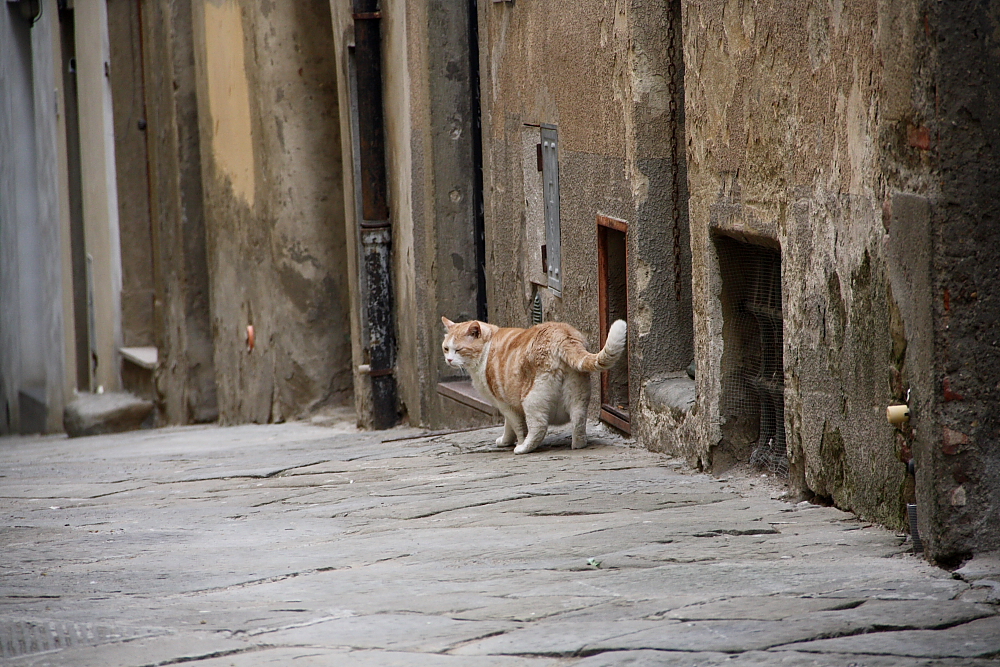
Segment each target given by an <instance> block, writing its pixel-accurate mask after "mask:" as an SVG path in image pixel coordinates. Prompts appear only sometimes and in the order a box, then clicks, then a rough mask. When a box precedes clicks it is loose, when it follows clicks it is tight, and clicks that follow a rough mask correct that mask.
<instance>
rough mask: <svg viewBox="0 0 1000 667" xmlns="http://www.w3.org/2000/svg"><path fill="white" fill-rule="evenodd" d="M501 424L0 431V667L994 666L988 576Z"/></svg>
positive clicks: (999, 649)
mask: <svg viewBox="0 0 1000 667" xmlns="http://www.w3.org/2000/svg"><path fill="white" fill-rule="evenodd" d="M499 432H500V431H499V429H487V430H480V431H470V432H464V433H457V434H451V435H445V436H438V437H423V438H418V437H413V436H417V435H419V433H420V432H419V431H416V430H413V429H409V430H406V429H396V430H393V431H387V432H380V433H359V432H354V430H353V429H351V428H348V427H345V426H339V427H338V426H336V425H333V426H330V425H325V426H320V425H311V424H306V423H290V424H283V425H269V426H239V427H232V428H220V427H185V428H174V429H163V430H157V431H141V432H135V433H129V434H121V435H114V436H99V437H91V438H80V439H74V440H68V439H66V438H64V437H56V436H53V437H41V438H38V437H34V438H32V437H26V438H8V439H0V512H2V516H3V526H2V531H3V532H2V538H0V549H2V559H0V605H2V606H0V654H2V655H3V658H2V661H3V664H9V665H19V666H20V665H73V666H74V667H82V666H90V665H93V666H100V667H115V666H119V665H121V666H134V665H162V664H175V663H182V662H195V663H196V664H197V665H199V666H204V667H226V666H229V665H234V666H240V667H242V666H248V665H298V666H310V665H337V666H346V667H388V666H395V665H413V666H419V667H438V666H441V667H450V666H454V667H514V666H522V665H523V666H530V667H550V666H556V665H559V666H563V665H567V666H568V665H573V666H574V667H615V666H624V665H630V666H633V667H646V666H651V665H678V666H680V665H685V666H687V665H699V666H700V665H705V666H709V665H731V666H734V667H737V666H738V667H745V666H747V665H783V666H793V665H814V666H830V667H833V666H838V667H847V666H848V665H854V666H856V667H861V666H865V667H890V666H892V667H897V666H901V667H916V666H918V665H919V666H927V667H930V666H932V665H934V666H941V667H947V666H951V665H982V666H986V665H1000V661H998V660H997V659H996V658H997V657H998V656H1000V616H998V615H996V612H997V611H998V607H997V605H996V604H995V602H996V597H997V596H996V593H997V589H998V588H1000V584H994V583H991V582H994V581H996V580H997V579H998V577H996V576H994V575H995V574H996V572H995V571H994V570H991V569H990V564H989V563H988V562H987V563H986V566H985V569H984V567H979V570H976V568H975V567H971V566H970V567H971V569H970V568H966V570H964V572H966V573H974V572H978V574H975V576H972V575H971V574H970V575H969V576H967V577H966V578H965V579H968V581H967V580H965V579H962V578H959V577H957V576H953V575H952V574H951V573H948V572H945V571H943V570H939V569H937V568H935V567H932V566H931V565H929V564H927V563H926V562H924V561H923V560H922V559H920V558H917V557H914V556H913V555H911V554H909V553H907V551H908V546H909V545H908V544H907V543H904V539H903V537H901V536H899V535H896V534H895V533H893V532H891V531H887V530H884V529H882V528H879V527H874V526H871V525H868V524H866V523H863V522H861V521H858V520H857V519H856V518H854V517H852V516H851V515H849V514H845V513H843V512H840V511H838V510H836V509H833V508H826V507H819V506H815V505H810V504H808V503H804V502H803V503H798V504H794V503H790V502H785V501H783V500H780V499H778V496H779V491H780V489H779V488H778V486H777V485H776V484H775V483H774V482H773V480H768V479H761V478H760V477H757V476H756V475H754V476H748V475H743V476H732V477H730V478H725V479H721V480H720V479H714V478H712V477H710V476H708V475H703V474H696V473H693V472H691V471H690V470H689V469H687V467H686V466H685V465H684V464H683V463H682V462H681V461H678V460H674V459H670V458H667V457H664V456H662V455H658V454H653V453H649V452H647V451H645V450H643V449H641V448H638V447H636V446H634V445H630V444H629V443H627V442H623V441H622V440H621V439H620V438H617V437H615V436H613V435H610V434H608V433H607V432H600V431H599V430H598V428H597V427H596V426H594V425H592V426H591V432H592V434H593V435H592V437H591V441H592V443H593V444H592V445H591V447H590V448H588V449H585V450H578V451H573V450H571V449H570V448H569V438H568V434H561V433H557V434H555V435H554V436H550V438H549V440H548V442H547V445H546V446H545V447H543V449H541V450H540V451H539V452H537V453H535V454H531V455H527V456H514V455H513V454H512V453H511V452H510V450H509V449H504V450H500V449H498V448H497V447H495V445H494V444H493V442H494V439H495V438H496V437H497V435H498V434H499ZM403 438H408V439H403ZM386 440H388V441H386ZM772 496H773V497H772ZM973 563H974V564H976V561H974V562H973ZM977 566H978V565H977ZM991 657H993V659H990V658H991Z"/></svg>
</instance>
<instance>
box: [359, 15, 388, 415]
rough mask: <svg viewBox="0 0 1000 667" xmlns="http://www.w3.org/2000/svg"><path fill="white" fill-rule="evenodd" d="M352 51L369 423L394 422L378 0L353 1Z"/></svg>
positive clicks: (386, 190)
mask: <svg viewBox="0 0 1000 667" xmlns="http://www.w3.org/2000/svg"><path fill="white" fill-rule="evenodd" d="M353 17H354V45H355V47H354V53H355V62H356V63H357V96H358V129H359V136H358V143H359V145H360V151H359V152H360V156H359V157H360V163H361V212H362V216H361V221H360V223H359V226H360V230H359V235H360V238H361V246H362V255H363V262H362V265H363V271H364V272H365V275H364V279H365V282H366V283H367V287H368V289H367V290H366V293H367V303H366V304H365V310H366V313H367V318H368V331H369V346H368V351H369V355H370V360H369V366H370V369H371V370H370V371H369V377H370V378H371V383H372V426H373V427H374V428H376V429H385V428H389V427H391V426H393V425H394V424H395V423H396V421H397V410H396V378H395V377H394V375H393V371H394V367H395V362H396V331H395V327H396V324H395V321H394V318H393V292H392V266H391V242H392V226H391V223H390V221H389V204H388V187H387V184H386V169H385V134H384V130H383V117H382V38H381V18H382V14H381V12H380V11H379V9H378V0H354V14H353Z"/></svg>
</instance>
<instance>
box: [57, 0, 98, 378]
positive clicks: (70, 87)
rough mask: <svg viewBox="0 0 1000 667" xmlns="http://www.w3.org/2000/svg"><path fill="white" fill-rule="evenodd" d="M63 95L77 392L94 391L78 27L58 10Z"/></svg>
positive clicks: (68, 12) (69, 13)
mask: <svg viewBox="0 0 1000 667" xmlns="http://www.w3.org/2000/svg"><path fill="white" fill-rule="evenodd" d="M59 37H60V40H61V42H62V59H63V60H62V71H63V95H64V99H65V106H66V109H65V114H66V171H67V175H68V178H67V181H68V184H69V238H70V271H71V273H72V277H73V337H74V341H75V351H76V388H77V389H79V390H80V391H90V390H91V376H92V370H93V363H94V360H93V357H92V355H91V344H90V343H91V340H90V308H89V299H88V290H87V245H86V240H85V237H84V228H83V181H82V176H81V166H80V165H81V162H80V115H79V107H78V104H77V88H76V23H75V20H74V15H73V10H72V9H60V10H59Z"/></svg>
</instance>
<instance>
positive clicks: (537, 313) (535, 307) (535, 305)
mask: <svg viewBox="0 0 1000 667" xmlns="http://www.w3.org/2000/svg"><path fill="white" fill-rule="evenodd" d="M542 318H543V315H542V295H541V294H539V293H538V292H535V298H534V299H532V300H531V326H535V325H536V324H541V323H542Z"/></svg>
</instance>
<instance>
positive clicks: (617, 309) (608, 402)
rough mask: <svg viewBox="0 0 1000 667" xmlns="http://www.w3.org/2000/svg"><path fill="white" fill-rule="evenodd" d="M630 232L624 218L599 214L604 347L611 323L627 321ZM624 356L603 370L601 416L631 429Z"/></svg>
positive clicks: (626, 362) (600, 307)
mask: <svg viewBox="0 0 1000 667" xmlns="http://www.w3.org/2000/svg"><path fill="white" fill-rule="evenodd" d="M627 233H628V224H626V223H625V221H623V220H617V219H615V218H609V217H607V216H603V215H598V216H597V266H598V273H597V276H598V278H597V279H598V292H597V293H598V302H599V303H598V308H599V312H600V325H601V346H602V347H603V345H604V342H605V341H606V340H607V338H608V328H609V327H610V326H611V324H612V323H613V322H614V321H615V320H625V321H626V322H627V321H628V271H627V249H626V243H625V241H626V239H625V237H626V234H627ZM622 356H623V359H622V361H620V362H619V363H618V364H616V365H615V367H614V368H612V369H611V370H608V371H605V372H603V373H601V419H602V420H603V421H605V422H607V423H609V424H611V425H612V426H614V427H616V428H619V429H621V430H623V431H625V432H626V433H631V432H632V427H631V422H630V418H629V389H628V350H627V349H626V351H625V353H624V354H623V355H622Z"/></svg>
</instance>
